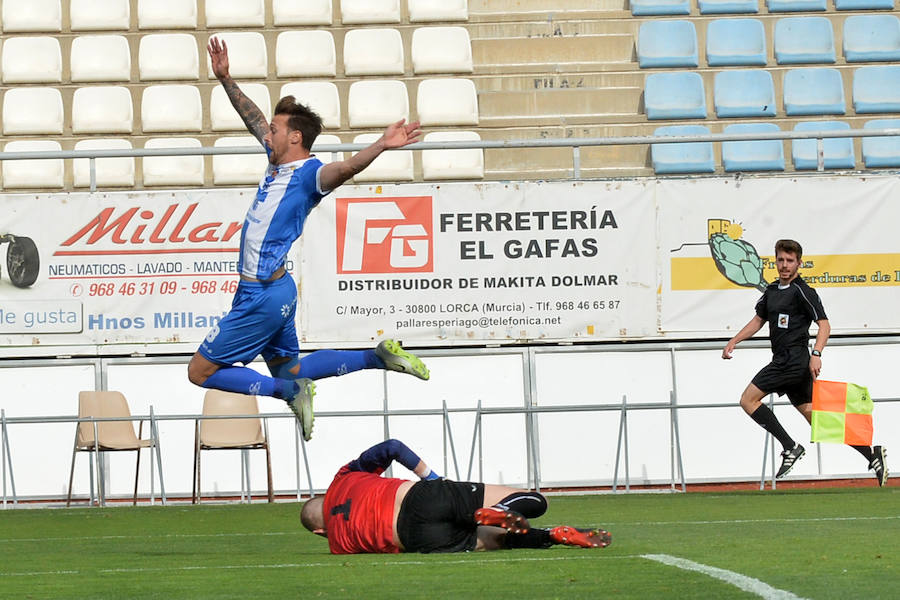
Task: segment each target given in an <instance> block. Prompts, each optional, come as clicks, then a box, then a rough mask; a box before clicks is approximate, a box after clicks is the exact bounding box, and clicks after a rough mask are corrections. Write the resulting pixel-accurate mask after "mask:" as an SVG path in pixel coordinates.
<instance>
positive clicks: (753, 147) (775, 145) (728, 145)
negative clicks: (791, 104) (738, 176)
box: [722, 123, 784, 173]
mask: <svg viewBox="0 0 900 600" xmlns="http://www.w3.org/2000/svg"><path fill="white" fill-rule="evenodd" d="M774 131H781V128H780V127H778V125H776V124H775V123H736V124H734V125H729V126H728V127H726V128H725V131H723V133H733V134H740V133H771V132H774ZM722 164H723V165H724V166H725V171H726V172H728V173H733V172H735V171H784V143H783V142H782V141H781V140H755V141H748V142H722Z"/></svg>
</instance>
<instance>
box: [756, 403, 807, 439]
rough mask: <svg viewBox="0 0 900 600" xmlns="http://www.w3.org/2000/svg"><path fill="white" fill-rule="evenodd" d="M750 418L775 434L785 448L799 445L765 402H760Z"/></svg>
mask: <svg viewBox="0 0 900 600" xmlns="http://www.w3.org/2000/svg"><path fill="white" fill-rule="evenodd" d="M750 418H751V419H753V420H754V421H756V422H757V423H759V425H760V426H761V427H762V428H763V429H765V430H766V431H768V432H769V433H771V434H772V435H774V436H775V439H777V440H778V441H779V442H781V445H782V446H784V449H785V450H792V449H793V448H794V446H796V445H797V444H796V442H794V438H792V437H791V436H789V435H788V432H787V431H785V430H784V427H782V426H781V423H779V422H778V419H777V418H776V417H775V413H773V412H772V411H771V409H770V408H769V407H768V406H766V405H765V404H760V405H759V408H757V409H756V410H755V411H753V414H752V415H750Z"/></svg>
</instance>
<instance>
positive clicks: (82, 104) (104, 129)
mask: <svg viewBox="0 0 900 600" xmlns="http://www.w3.org/2000/svg"><path fill="white" fill-rule="evenodd" d="M133 129H134V109H133V107H132V105H131V92H129V91H128V88H126V87H123V86H105V85H104V86H93V87H81V88H78V89H77V90H75V93H74V94H73V95H72V133H131V132H132V130H133Z"/></svg>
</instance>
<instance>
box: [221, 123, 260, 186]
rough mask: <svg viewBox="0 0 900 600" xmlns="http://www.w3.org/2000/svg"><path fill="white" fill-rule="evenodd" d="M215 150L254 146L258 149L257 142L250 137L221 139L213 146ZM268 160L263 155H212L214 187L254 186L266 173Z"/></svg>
mask: <svg viewBox="0 0 900 600" xmlns="http://www.w3.org/2000/svg"><path fill="white" fill-rule="evenodd" d="M213 146H215V147H216V148H234V147H244V146H248V147H249V146H254V147H256V148H259V147H260V145H259V140H257V139H256V138H255V137H253V136H252V135H241V136H234V137H221V138H219V139H217V140H216V141H215V143H214V144H213ZM268 164H269V159H268V157H266V155H265V153H258V154H213V157H212V170H213V183H214V184H215V185H244V184H256V183H259V180H260V179H261V178H262V176H263V174H264V173H265V172H266V166H267V165H268Z"/></svg>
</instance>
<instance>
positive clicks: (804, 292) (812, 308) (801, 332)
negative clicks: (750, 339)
mask: <svg viewBox="0 0 900 600" xmlns="http://www.w3.org/2000/svg"><path fill="white" fill-rule="evenodd" d="M756 314H757V315H759V316H760V317H761V318H763V319H765V320H766V321H768V322H769V341H770V342H771V344H772V353H773V354H780V353H782V352H784V351H787V350H789V349H791V348H796V347H804V348H805V347H806V346H807V345H808V344H809V326H810V324H811V323H812V322H813V321H819V320H821V319H827V318H828V317H827V316H826V315H825V309H824V308H823V307H822V301H821V300H819V295H818V294H817V293H816V290H814V289H812V288H811V287H809V286H808V285H807V284H806V282H805V281H803V280H802V279H801V278H800V277H795V278H794V280H793V281H791V282H790V283H789V284H788V285H786V286H784V287H781V284H780V283H779V282H778V281H776V282H775V283H770V284H769V286H768V287H767V288H766V291H765V292H763V295H762V297H761V298H760V299H759V302H757V303H756Z"/></svg>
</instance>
